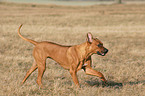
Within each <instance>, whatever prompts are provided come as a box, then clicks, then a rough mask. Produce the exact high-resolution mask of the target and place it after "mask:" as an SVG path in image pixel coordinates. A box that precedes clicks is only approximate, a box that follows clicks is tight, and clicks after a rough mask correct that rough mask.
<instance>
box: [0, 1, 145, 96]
mask: <svg viewBox="0 0 145 96" xmlns="http://www.w3.org/2000/svg"><path fill="white" fill-rule="evenodd" d="M20 24H24V25H23V27H22V30H21V32H22V34H23V35H24V36H25V37H28V38H31V39H33V40H36V41H46V40H47V41H52V42H56V43H59V44H63V45H76V44H80V43H83V42H85V40H86V33H87V32H92V34H93V35H94V37H97V38H99V39H100V40H101V41H102V42H103V43H104V46H105V47H107V48H108V49H109V53H108V55H106V56H105V57H101V56H98V55H93V58H92V59H93V64H92V67H93V68H94V69H96V70H98V71H100V72H102V73H103V74H104V75H105V77H106V78H107V80H108V83H109V85H108V86H106V87H103V86H102V85H101V81H100V79H99V78H97V77H94V76H88V75H85V73H84V72H83V71H79V72H78V78H79V81H80V84H81V88H76V87H75V86H74V84H73V82H72V79H71V77H70V74H69V72H68V71H67V70H63V68H62V67H60V66H59V65H58V64H57V63H56V62H54V61H52V60H50V59H48V60H47V64H46V71H45V73H44V76H43V84H44V85H45V89H39V87H38V86H37V84H36V78H37V70H36V71H35V72H34V73H33V74H32V75H31V76H30V77H29V78H28V79H27V81H26V82H25V84H24V85H22V86H21V85H20V83H21V81H22V80H23V78H24V75H25V74H26V71H28V70H29V68H30V67H31V65H32V64H31V63H32V62H33V57H32V49H33V45H32V44H30V43H28V42H26V41H24V40H22V39H21V38H20V37H19V36H18V35H17V29H18V27H19V25H20ZM144 89H145V5H144V4H140V5H137V4H132V5H94V6H86V7H79V6H78V7H69V6H56V5H34V4H32V5H31V4H27V5H26V4H14V3H0V96H145V91H144Z"/></svg>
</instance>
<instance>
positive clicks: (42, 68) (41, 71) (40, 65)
mask: <svg viewBox="0 0 145 96" xmlns="http://www.w3.org/2000/svg"><path fill="white" fill-rule="evenodd" d="M37 65H38V77H37V84H38V85H39V88H43V85H42V77H43V74H44V71H45V68H46V60H41V61H38V62H37Z"/></svg>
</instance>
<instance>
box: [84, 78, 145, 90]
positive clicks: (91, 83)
mask: <svg viewBox="0 0 145 96" xmlns="http://www.w3.org/2000/svg"><path fill="white" fill-rule="evenodd" d="M85 82H86V83H87V84H88V85H89V86H94V87H100V86H101V87H109V88H115V89H120V88H122V87H123V86H125V85H137V84H143V85H144V84H145V80H143V81H135V82H124V83H121V82H114V81H108V82H107V84H103V83H101V82H99V81H85Z"/></svg>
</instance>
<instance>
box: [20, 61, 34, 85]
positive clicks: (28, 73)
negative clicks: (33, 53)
mask: <svg viewBox="0 0 145 96" xmlns="http://www.w3.org/2000/svg"><path fill="white" fill-rule="evenodd" d="M36 68H37V64H36V62H35V60H34V62H33V65H32V67H31V68H30V69H29V71H27V73H26V76H25V78H24V79H23V81H22V82H21V84H23V83H24V82H25V81H26V79H27V78H28V77H29V76H30V74H31V73H32V72H33V71H34V70H35V69H36Z"/></svg>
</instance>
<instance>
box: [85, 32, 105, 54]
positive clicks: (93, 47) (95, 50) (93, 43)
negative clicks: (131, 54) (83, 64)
mask: <svg viewBox="0 0 145 96" xmlns="http://www.w3.org/2000/svg"><path fill="white" fill-rule="evenodd" d="M87 42H88V43H89V45H90V46H89V51H90V52H91V53H92V54H98V55H101V56H105V54H106V53H107V52H108V49H107V48H105V47H104V46H103V43H102V42H101V41H100V40H99V39H97V38H93V36H92V34H91V33H88V34H87Z"/></svg>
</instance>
